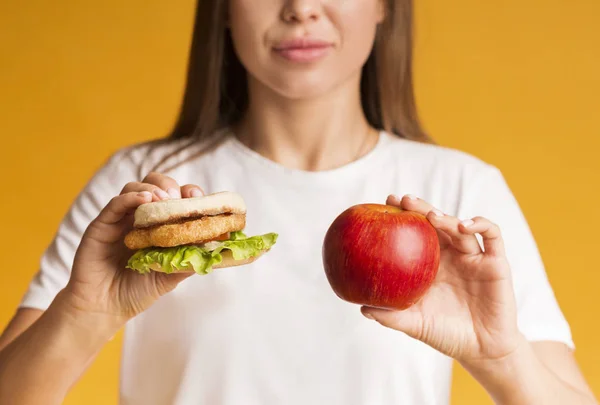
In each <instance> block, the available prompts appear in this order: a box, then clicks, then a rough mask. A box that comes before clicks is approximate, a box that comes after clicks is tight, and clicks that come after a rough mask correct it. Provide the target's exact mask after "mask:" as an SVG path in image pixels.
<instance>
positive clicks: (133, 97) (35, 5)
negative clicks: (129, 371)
mask: <svg viewBox="0 0 600 405" xmlns="http://www.w3.org/2000/svg"><path fill="white" fill-rule="evenodd" d="M416 3H418V7H417V25H418V31H417V37H418V41H417V43H418V47H417V63H416V72H417V93H418V100H419V103H420V108H421V111H422V115H423V121H424V123H425V125H426V127H427V129H428V130H429V131H430V132H431V133H432V134H433V136H434V137H435V138H436V139H437V140H438V141H439V142H440V143H442V144H445V145H449V146H452V147H457V148H461V149H463V150H466V151H468V152H470V153H473V154H475V155H477V156H479V157H481V158H483V159H485V160H487V161H489V162H491V163H493V164H495V165H497V166H499V167H500V168H501V169H502V170H503V172H504V174H505V176H506V178H507V180H508V182H509V184H510V185H511V187H512V189H513V191H514V193H515V194H516V196H517V198H518V199H519V201H520V203H521V205H522V208H523V210H524V212H525V214H526V216H527V218H528V219H529V221H530V224H531V226H532V228H533V231H534V233H535V236H536V238H537V241H538V243H539V247H540V249H541V251H542V254H543V256H544V259H545V262H546V264H547V267H548V274H549V277H550V280H551V282H552V284H553V285H554V288H555V291H556V295H557V297H558V299H559V301H560V303H561V305H562V308H563V309H564V312H565V313H566V315H567V317H568V319H569V321H570V323H571V325H572V328H573V333H574V336H575V342H576V344H577V347H578V350H577V358H578V360H579V362H580V364H581V367H582V368H583V371H584V373H585V374H586V376H587V378H588V380H589V382H590V383H591V385H592V387H593V389H594V390H595V392H596V393H597V394H600V345H598V342H599V331H600V327H599V326H598V319H599V318H598V309H599V306H600V305H599V300H598V296H599V295H598V286H600V268H599V267H598V260H597V257H596V254H597V253H598V251H599V250H600V247H599V246H598V238H597V233H598V230H600V214H599V210H600V207H599V206H598V201H599V200H600V157H599V156H598V155H599V152H600V102H599V97H600V96H599V95H600V78H599V77H600V75H599V72H600V26H599V25H598V21H599V20H600V2H599V1H597V0H569V1H567V0H562V1H559V0H550V1H549V0H543V1H542V0H505V1H501V2H482V1H475V0H457V1H446V0H418V1H416ZM193 11H194V1H193V0H171V1H169V2H165V1H158V0H129V1H116V0H105V1H101V2H98V1H97V2H89V1H84V2H82V1H75V0H62V1H60V2H47V1H40V0H30V1H8V0H3V1H0V136H1V142H0V150H1V152H2V159H0V162H1V167H0V168H1V170H2V172H1V173H2V182H1V184H2V188H3V191H2V196H1V198H0V204H1V205H0V207H1V211H0V212H2V214H3V215H2V224H1V225H0V229H2V232H0V245H1V246H2V247H3V252H4V253H3V254H4V258H5V259H8V260H4V261H3V263H4V266H5V267H4V269H3V272H2V281H1V282H0V327H4V325H5V324H6V323H7V322H8V320H9V318H10V317H11V316H12V314H13V311H14V308H15V307H16V305H17V303H18V301H19V299H20V298H21V295H22V293H23V292H24V290H25V288H26V287H27V283H28V282H29V279H30V277H31V276H32V275H33V273H34V272H35V270H36V268H37V262H38V258H39V255H40V254H41V253H42V251H43V249H44V248H45V246H46V245H47V244H48V243H49V241H50V239H51V238H52V235H53V232H54V230H55V229H56V227H57V225H58V223H59V221H60V220H61V218H62V216H63V214H64V213H65V211H66V210H67V208H68V205H69V204H70V202H71V200H72V199H73V198H74V196H75V195H76V193H77V192H78V191H79V190H80V188H81V187H82V186H83V185H84V183H85V182H86V181H87V179H88V178H89V177H90V176H91V175H92V173H93V172H94V170H96V169H97V167H98V166H99V165H100V164H102V162H103V161H104V159H105V158H106V157H107V156H108V155H109V154H110V153H111V152H112V151H114V150H115V149H117V148H119V147H121V146H124V145H127V144H130V143H132V142H137V141H141V140H145V139H149V138H156V137H161V136H163V134H165V133H166V132H167V131H168V130H169V129H170V127H171V125H172V123H173V119H174V117H175V114H176V112H177V107H178V103H179V101H180V96H181V90H182V86H183V79H184V76H183V75H184V71H185V63H186V52H187V50H188V45H189V38H190V34H191V23H192V18H193ZM41 204H43V207H44V209H43V210H39V209H37V207H39V206H40V205H41ZM119 349H120V338H119V339H116V340H115V341H113V342H111V343H109V344H108V345H107V346H106V348H105V349H104V350H103V351H102V353H101V355H100V356H99V358H98V360H97V361H96V362H95V364H94V365H93V366H92V367H91V368H90V370H89V372H87V374H86V375H85V377H84V378H83V379H82V380H81V382H80V383H79V384H78V385H77V386H76V388H75V389H74V390H73V392H72V393H71V394H70V396H69V398H68V400H67V402H66V403H67V404H70V405H74V404H87V405H95V404H103V405H104V404H110V403H116V398H117V383H118V358H119ZM453 400H454V403H455V404H466V405H469V404H477V405H480V404H491V402H490V401H489V400H488V399H487V398H486V395H485V393H484V392H483V390H482V389H481V388H479V387H478V386H477V385H476V384H475V383H474V381H473V380H472V379H471V378H470V377H469V376H468V375H467V374H466V373H465V372H464V371H462V370H458V371H457V379H456V382H455V384H454V388H453Z"/></svg>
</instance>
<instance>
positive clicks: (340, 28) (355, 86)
mask: <svg viewBox="0 0 600 405" xmlns="http://www.w3.org/2000/svg"><path fill="white" fill-rule="evenodd" d="M410 18H411V4H410V1H408V0H398V1H389V2H384V0H380V1H370V0H229V1H225V0H220V1H219V0H213V1H201V2H200V5H199V10H198V20H197V24H196V30H197V31H196V36H195V40H194V43H193V52H192V58H191V66H190V77H189V83H188V91H187V93H186V97H185V103H184V108H183V111H182V116H181V119H180V120H179V123H178V125H177V127H176V129H175V132H174V134H173V135H172V137H171V139H169V140H167V141H165V142H154V143H149V144H145V145H136V146H133V147H130V148H126V149H123V150H121V151H119V152H118V153H116V154H115V155H114V156H113V157H112V159H110V161H109V162H107V164H106V165H105V166H104V167H103V168H102V169H101V170H99V172H98V173H97V174H96V175H95V176H94V178H93V179H92V180H91V181H90V183H89V184H88V185H87V187H86V188H85V190H84V191H83V192H82V193H81V194H80V195H79V197H78V198H77V200H76V201H75V203H74V205H73V206H72V208H71V210H70V212H69V214H68V215H67V216H66V218H65V220H64V221H63V223H62V224H61V226H60V228H59V230H58V233H57V235H56V237H55V239H54V241H53V243H52V245H51V246H50V247H49V249H48V251H47V252H46V253H45V255H44V256H43V259H42V262H41V269H40V271H39V273H38V275H37V277H36V278H35V280H33V282H32V283H31V286H30V289H29V291H28V292H27V294H26V296H25V297H24V299H23V302H22V304H21V308H20V309H19V311H18V313H17V315H16V316H15V318H14V319H13V321H12V322H11V324H10V325H9V327H8V328H7V330H6V331H5V333H4V335H3V337H2V341H1V346H0V347H3V349H2V351H1V352H0V376H1V377H0V403H1V404H11V405H13V404H30V405H31V404H45V405H46V404H58V403H60V402H61V401H62V399H63V397H64V396H65V394H66V393H67V392H68V390H69V388H70V387H71V386H72V385H73V384H74V383H75V382H76V380H77V379H78V377H79V376H80V375H81V373H83V372H84V370H85V369H86V367H87V366H88V365H89V364H90V362H91V361H93V358H94V355H95V354H96V353H97V352H98V351H99V350H100V348H101V347H102V346H103V344H105V343H106V341H108V340H109V339H110V338H111V337H112V336H113V335H114V334H115V333H116V332H117V331H118V330H119V329H120V328H121V327H123V326H126V333H125V341H124V352H123V363H122V379H121V401H122V403H123V404H135V405H137V404H165V405H166V404H177V405H188V404H190V405H191V404H210V405H220V404H244V405H246V404H329V405H331V404H418V405H426V404H444V403H448V396H449V395H448V394H449V387H450V380H451V365H452V359H456V360H457V361H459V362H460V363H461V364H462V365H463V366H464V367H466V369H467V370H468V371H469V372H470V373H471V374H472V375H473V376H474V377H475V378H476V379H477V380H478V381H479V382H480V383H481V385H482V386H483V387H484V388H485V389H486V390H487V391H488V392H489V394H490V395H491V396H492V397H493V398H494V399H495V401H496V402H497V403H499V404H594V403H595V400H594V398H593V395H592V394H591V392H590V389H589V388H588V387H587V385H586V383H585V381H584V379H583V377H582V376H581V374H580V372H579V370H578V367H577V365H576V362H575V360H574V358H573V355H572V353H571V349H572V346H573V343H572V341H571V336H570V331H569V327H568V325H567V323H566V322H565V320H564V318H563V316H562V314H561V311H560V309H559V308H558V306H557V303H556V301H555V299H554V296H553V294H552V290H551V288H550V286H549V285H548V282H547V279H546V276H545V272H544V268H543V265H542V262H541V260H540V257H539V254H538V251H537V249H536V246H535V242H534V240H533V238H532V235H531V233H530V231H529V229H528V227H527V223H526V222H525V220H524V218H523V217H522V214H521V212H520V210H519V207H518V205H517V203H516V201H515V200H514V198H513V196H512V194H511V192H510V190H509V189H508V187H507V185H506V183H505V182H504V180H503V177H502V175H501V174H500V172H499V171H498V170H497V169H496V168H494V167H492V166H490V165H488V164H486V163H484V162H482V161H480V160H478V159H476V158H475V157H472V156H469V155H467V154H465V153H461V152H459V151H454V150H450V149H448V148H442V147H440V146H436V145H434V144H433V143H432V142H431V141H430V140H429V138H428V137H427V136H426V135H425V134H424V133H423V132H422V131H421V129H420V127H419V124H418V121H417V118H416V113H415V108H414V104H413V94H412V83H411V69H410V65H411V36H410V30H411V20H410ZM140 180H141V181H140ZM221 190H234V191H237V192H239V193H240V194H242V195H243V196H244V198H245V200H246V203H247V205H248V225H247V231H248V233H258V232H266V231H269V232H270V231H274V232H277V233H279V235H280V236H279V240H278V243H277V245H276V246H275V247H274V249H273V250H272V251H271V252H269V254H267V255H265V256H264V257H262V258H261V259H260V260H258V261H257V262H255V263H253V264H251V265H248V266H246V267H243V268H233V269H224V270H219V271H215V272H213V273H211V274H209V275H206V276H196V275H195V276H193V277H189V275H188V274H172V275H165V274H156V273H153V274H150V275H145V276H142V275H139V274H137V273H135V272H133V271H131V270H127V269H125V268H124V266H123V262H124V260H126V258H127V256H128V254H130V252H128V251H127V250H126V249H125V248H124V247H123V240H122V237H123V234H124V233H125V232H126V231H127V229H128V227H130V226H131V221H130V214H131V212H132V211H133V210H134V209H135V208H136V207H137V206H139V205H140V204H142V203H145V202H149V201H158V200H161V199H168V198H188V197H191V196H196V195H201V194H202V193H203V192H206V193H209V192H210V193H212V192H215V191H221ZM409 193H411V194H413V195H416V196H417V197H413V196H410V195H407V194H409ZM396 195H403V196H404V197H402V198H400V197H397V196H396ZM115 196H116V197H115ZM386 196H389V197H387V203H388V204H392V205H397V206H401V207H402V208H404V209H407V210H414V211H417V212H420V213H423V214H426V215H427V218H428V219H429V221H430V222H431V223H432V224H433V226H434V227H435V228H436V229H437V230H438V234H439V237H440V241H441V245H442V260H441V265H440V269H439V275H438V278H437V279H436V282H435V284H434V285H433V287H432V288H431V289H430V290H429V292H428V293H427V295H426V296H425V297H424V298H423V299H422V300H421V301H420V302H419V303H417V304H416V305H415V306H413V307H412V308H410V309H408V310H406V311H383V310H376V309H374V308H366V307H365V308H361V312H359V311H358V309H357V308H356V306H354V305H351V304H349V303H347V302H343V301H341V300H339V299H337V297H335V295H334V294H333V292H332V291H331V289H330V288H329V286H328V285H327V282H326V280H325V277H324V273H323V269H322V263H321V257H320V247H321V242H322V237H323V235H324V233H325V230H326V229H327V227H328V225H329V224H330V223H331V221H332V220H333V218H334V217H335V216H336V215H337V214H338V213H340V212H341V211H342V210H343V209H345V208H347V207H348V206H350V205H353V204H356V203H360V202H366V201H381V200H383V199H385V198H386ZM434 207H435V208H434ZM88 225H89V226H88ZM500 230H502V234H501V233H500ZM478 237H480V238H481V240H482V245H483V247H484V249H482V248H481V247H480V244H479V242H478V240H477V238H478ZM372 320H374V321H375V322H373V321H372Z"/></svg>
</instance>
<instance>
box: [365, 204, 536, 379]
mask: <svg viewBox="0 0 600 405" xmlns="http://www.w3.org/2000/svg"><path fill="white" fill-rule="evenodd" d="M387 204H390V205H395V206H399V207H401V208H403V209H406V210H410V211H415V212H419V213H421V214H423V215H426V216H427V218H428V219H429V221H430V223H431V224H432V225H433V226H434V227H435V228H436V230H437V232H438V236H439V240H440V247H441V257H440V268H439V272H438V275H437V278H436V280H435V281H434V283H433V285H432V287H431V288H430V290H429V291H428V292H427V293H426V295H425V296H424V297H423V298H422V299H421V300H420V301H419V302H417V303H416V304H415V305H413V306H412V307H410V308H408V309H407V310H404V311H387V310H381V309H375V308H369V307H363V308H362V312H363V314H364V315H365V316H367V317H371V318H372V319H375V320H376V321H378V322H379V323H381V324H382V325H384V326H387V327H390V328H393V329H396V330H399V331H402V332H404V333H406V334H408V335H409V336H411V337H414V338H416V339H418V340H420V341H423V342H424V343H426V344H428V345H430V346H432V347H433V348H435V349H436V350H438V351H440V352H442V353H444V354H446V355H448V356H451V357H453V358H455V359H456V360H458V361H459V362H461V364H463V365H464V366H467V367H469V366H472V367H477V368H481V367H485V365H486V364H489V365H493V364H494V363H495V362H496V361H498V360H501V359H503V358H506V357H507V356H510V355H511V354H512V353H515V352H516V351H517V349H518V348H519V347H520V346H521V345H522V344H523V343H524V342H525V339H524V337H523V336H522V335H521V334H520V333H519V331H518V328H517V314H516V303H515V297H514V291H513V285H512V282H511V273H510V268H509V265H508V261H507V258H506V255H505V252H504V244H503V240H502V236H501V234H500V229H499V228H498V226H497V225H495V224H493V223H492V222H490V221H489V220H487V219H485V218H481V217H476V218H473V219H469V220H466V221H464V222H461V221H460V220H459V219H458V218H455V217H452V216H449V215H444V214H443V213H441V212H440V211H438V210H436V209H435V208H434V207H432V206H431V205H430V204H428V203H427V202H425V201H423V200H420V199H417V198H415V197H409V196H406V197H404V198H403V199H402V200H400V199H398V197H394V196H390V197H389V198H388V200H387ZM476 234H479V235H481V237H482V239H483V245H484V249H483V250H482V249H481V247H480V244H479V242H478V241H477V238H476V236H475V235H476Z"/></svg>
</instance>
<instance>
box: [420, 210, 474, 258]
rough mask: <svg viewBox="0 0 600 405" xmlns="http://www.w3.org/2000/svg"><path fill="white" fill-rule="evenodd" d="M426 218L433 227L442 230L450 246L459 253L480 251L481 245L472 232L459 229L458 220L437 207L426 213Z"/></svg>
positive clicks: (470, 253)
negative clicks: (447, 237) (450, 241)
mask: <svg viewBox="0 0 600 405" xmlns="http://www.w3.org/2000/svg"><path fill="white" fill-rule="evenodd" d="M427 219H428V220H429V222H430V223H431V225H433V227H434V228H436V229H438V230H441V231H443V232H444V233H445V234H446V235H448V236H449V237H450V239H451V240H452V246H453V247H454V248H455V249H456V250H458V251H459V252H461V253H464V254H468V255H476V254H480V253H481V246H480V245H479V242H478V241H477V238H476V237H475V235H473V234H469V233H463V232H461V231H460V229H459V225H460V221H459V219H458V218H456V217H453V216H451V215H445V214H444V213H442V212H441V211H440V210H438V209H435V208H434V209H432V210H431V211H429V212H428V213H427Z"/></svg>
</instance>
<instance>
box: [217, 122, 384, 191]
mask: <svg viewBox="0 0 600 405" xmlns="http://www.w3.org/2000/svg"><path fill="white" fill-rule="evenodd" d="M223 136H224V137H225V138H226V143H227V144H229V146H230V147H231V149H232V150H233V151H234V153H236V155H237V156H238V157H239V158H240V159H241V160H242V161H243V162H244V163H245V165H249V166H250V167H247V168H249V169H251V170H256V171H257V172H258V173H260V174H261V175H267V176H269V179H270V180H272V181H277V180H280V181H282V182H284V183H286V184H289V183H290V182H292V183H294V184H295V185H302V184H306V185H313V186H314V185H319V184H322V185H325V186H332V185H339V184H343V183H345V182H346V180H351V179H353V178H355V177H356V176H359V175H361V174H364V173H368V172H369V170H370V169H372V168H373V167H374V165H375V164H376V163H377V162H380V161H381V159H379V157H380V156H381V155H382V152H383V151H385V150H386V145H387V144H388V142H389V141H390V139H389V134H388V133H387V132H386V131H383V130H380V131H379V132H378V139H377V142H376V143H375V145H374V146H373V148H371V150H370V151H369V152H367V153H366V154H364V155H362V156H361V157H359V158H358V159H356V160H353V161H351V162H349V163H346V164H344V165H342V166H339V167H336V168H333V169H327V170H319V171H308V170H302V169H294V168H289V167H286V166H284V165H282V164H281V163H278V162H275V161H273V160H271V159H269V158H266V157H265V156H263V155H261V154H260V153H258V152H256V151H255V150H253V149H251V148H249V147H248V146H246V145H245V144H244V143H243V142H241V141H240V140H239V139H238V138H237V137H236V136H235V134H234V133H233V132H232V131H229V130H225V131H224V134H223Z"/></svg>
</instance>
